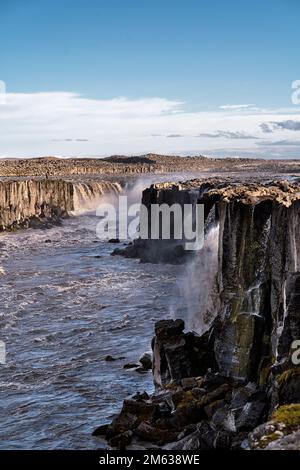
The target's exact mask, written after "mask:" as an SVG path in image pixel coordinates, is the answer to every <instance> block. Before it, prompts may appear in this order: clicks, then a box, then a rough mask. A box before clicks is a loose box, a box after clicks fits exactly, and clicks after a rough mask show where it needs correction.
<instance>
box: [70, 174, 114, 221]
mask: <svg viewBox="0 0 300 470" xmlns="http://www.w3.org/2000/svg"><path fill="white" fill-rule="evenodd" d="M121 192H122V186H121V184H120V183H117V182H110V181H101V182H97V181H93V182H88V183H77V184H74V195H73V202H74V211H73V215H79V214H82V213H84V212H90V211H94V210H95V209H96V208H97V206H98V205H99V204H100V203H101V202H103V196H105V198H106V202H107V198H109V197H112V198H114V197H115V196H116V195H118V194H120V193H121Z"/></svg>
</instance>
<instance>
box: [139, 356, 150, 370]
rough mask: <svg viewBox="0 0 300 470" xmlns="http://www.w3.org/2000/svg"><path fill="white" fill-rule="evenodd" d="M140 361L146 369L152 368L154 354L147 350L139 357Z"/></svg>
mask: <svg viewBox="0 0 300 470" xmlns="http://www.w3.org/2000/svg"><path fill="white" fill-rule="evenodd" d="M139 362H140V363H141V364H142V366H143V368H144V369H145V370H150V369H152V354H151V353H147V352H145V353H144V354H143V355H142V356H141V357H140V359H139Z"/></svg>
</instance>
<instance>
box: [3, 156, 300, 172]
mask: <svg viewBox="0 0 300 470" xmlns="http://www.w3.org/2000/svg"><path fill="white" fill-rule="evenodd" d="M179 171H180V172H182V173H184V172H186V173H191V172H202V171H215V172H218V171H220V172H222V173H224V172H225V171H226V172H231V171H239V172H257V171H259V172H268V173H272V172H281V173H290V172H296V173H299V172H300V164H299V160H263V159H254V158H208V157H204V156H201V155H199V156H196V157H180V156H176V155H156V154H146V155H137V156H131V157H127V156H122V155H114V156H111V157H107V158H56V157H41V158H27V159H25V158H22V159H9V160H4V159H0V176H21V177H24V176H45V175H46V174H48V175H49V176H51V177H52V176H56V177H58V176H59V177H65V176H70V175H85V176H86V175H112V174H124V175H130V174H141V173H142V174H143V173H170V172H179Z"/></svg>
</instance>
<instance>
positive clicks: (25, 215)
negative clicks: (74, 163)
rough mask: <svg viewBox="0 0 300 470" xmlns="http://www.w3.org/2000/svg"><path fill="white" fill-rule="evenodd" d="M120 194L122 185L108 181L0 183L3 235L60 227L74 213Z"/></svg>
mask: <svg viewBox="0 0 300 470" xmlns="http://www.w3.org/2000/svg"><path fill="white" fill-rule="evenodd" d="M120 191H121V186H120V184H119V183H116V182H107V181H100V182H99V181H92V182H90V181H86V182H81V183H78V182H75V183H74V182H72V181H65V180H61V179H53V180H50V179H35V180H32V179H31V180H20V179H19V180H14V181H12V180H5V181H0V231H3V230H12V229H15V228H20V227H24V228H25V227H29V226H31V227H36V226H41V225H44V226H45V225H47V224H52V223H57V222H59V221H60V220H61V218H62V217H65V216H67V215H68V214H69V213H70V212H71V211H72V212H73V211H75V212H76V211H80V210H89V209H91V208H94V207H95V201H97V200H98V199H99V198H101V196H103V194H108V193H116V192H120Z"/></svg>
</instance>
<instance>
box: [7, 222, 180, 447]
mask: <svg viewBox="0 0 300 470" xmlns="http://www.w3.org/2000/svg"><path fill="white" fill-rule="evenodd" d="M97 222H98V219H97V217H96V216H95V214H94V213H83V214H81V215H77V216H75V217H71V218H69V219H66V220H64V221H63V223H62V225H61V226H58V227H53V228H51V229H48V230H31V229H29V230H25V231H20V232H18V233H15V234H5V235H2V236H1V237H0V250H1V251H0V265H1V267H2V270H1V271H0V299H1V303H0V332H1V333H0V334H1V336H0V340H1V341H4V342H5V343H6V351H7V355H6V365H0V395H1V410H0V423H1V426H0V448H1V449H59V448H65V449H81V448H101V447H104V446H105V444H104V442H103V441H101V440H100V439H99V438H94V437H92V436H91V433H92V431H93V429H94V428H95V427H97V426H98V425H100V424H102V423H104V422H107V421H109V419H111V417H112V416H113V415H114V414H115V413H116V412H118V411H119V409H120V407H121V405H122V400H123V399H124V398H125V397H126V396H127V395H128V394H131V393H133V392H136V390H140V391H143V390H148V391H151V390H152V387H153V386H152V376H151V372H149V373H147V374H139V373H138V372H135V371H130V370H125V369H124V368H123V365H124V364H125V363H126V362H130V361H137V360H138V359H139V357H140V355H141V354H142V353H143V352H145V351H147V350H149V349H150V341H151V332H152V331H153V326H154V322H155V321H157V320H158V319H161V318H166V317H167V316H168V315H169V305H170V304H171V301H172V294H173V292H174V288H175V287H176V276H177V275H178V267H175V266H170V265H151V264H140V263H139V261H138V260H132V259H125V258H123V257H120V256H115V257H113V256H111V255H110V253H111V252H112V250H113V248H114V246H113V245H111V244H109V243H107V242H104V241H100V240H99V239H97V237H96V233H95V227H96V223H97ZM106 355H112V356H114V357H123V359H118V360H116V361H114V362H107V361H105V360H104V357H105V356H106Z"/></svg>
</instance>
